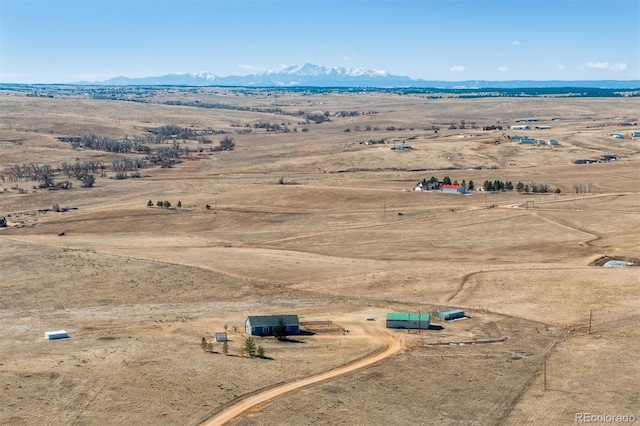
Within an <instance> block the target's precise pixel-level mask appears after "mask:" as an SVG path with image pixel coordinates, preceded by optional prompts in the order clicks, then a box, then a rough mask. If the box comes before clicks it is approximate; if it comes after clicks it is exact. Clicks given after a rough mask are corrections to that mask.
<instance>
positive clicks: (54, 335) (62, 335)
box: [44, 330, 69, 340]
mask: <svg viewBox="0 0 640 426" xmlns="http://www.w3.org/2000/svg"><path fill="white" fill-rule="evenodd" d="M67 337H69V333H67V331H66V330H56V331H46V332H45V333H44V338H45V339H47V340H55V339H66V338H67Z"/></svg>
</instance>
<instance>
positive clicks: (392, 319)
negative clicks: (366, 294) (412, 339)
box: [387, 312, 431, 330]
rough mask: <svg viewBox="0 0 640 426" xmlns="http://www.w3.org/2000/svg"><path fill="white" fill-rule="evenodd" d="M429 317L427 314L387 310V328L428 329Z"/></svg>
mask: <svg viewBox="0 0 640 426" xmlns="http://www.w3.org/2000/svg"><path fill="white" fill-rule="evenodd" d="M430 321H431V318H430V317H429V314H416V313H404V312H389V313H388V314H387V328H413V329H423V330H425V329H428V328H429V324H430Z"/></svg>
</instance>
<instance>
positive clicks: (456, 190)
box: [440, 185, 465, 194]
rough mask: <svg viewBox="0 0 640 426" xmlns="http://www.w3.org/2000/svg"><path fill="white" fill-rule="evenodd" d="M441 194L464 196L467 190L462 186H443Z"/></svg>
mask: <svg viewBox="0 0 640 426" xmlns="http://www.w3.org/2000/svg"><path fill="white" fill-rule="evenodd" d="M440 191H441V192H444V193H445V194H464V193H465V189H464V186H462V185H442V187H441V188H440Z"/></svg>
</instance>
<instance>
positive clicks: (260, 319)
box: [247, 315, 300, 327]
mask: <svg viewBox="0 0 640 426" xmlns="http://www.w3.org/2000/svg"><path fill="white" fill-rule="evenodd" d="M281 319H282V322H284V324H285V325H300V321H299V320H298V316H297V315H249V316H248V317H247V321H249V323H250V324H251V326H252V327H255V326H259V327H264V326H268V327H275V326H277V325H278V323H279V322H280V320H281Z"/></svg>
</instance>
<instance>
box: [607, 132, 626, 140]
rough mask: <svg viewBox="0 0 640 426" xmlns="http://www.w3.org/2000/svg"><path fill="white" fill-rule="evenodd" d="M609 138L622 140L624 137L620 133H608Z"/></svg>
mask: <svg viewBox="0 0 640 426" xmlns="http://www.w3.org/2000/svg"><path fill="white" fill-rule="evenodd" d="M609 136H611V137H612V138H616V139H624V135H623V134H622V133H609Z"/></svg>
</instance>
